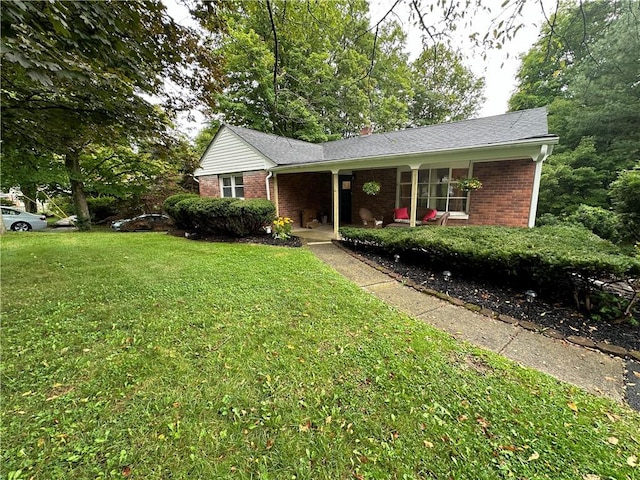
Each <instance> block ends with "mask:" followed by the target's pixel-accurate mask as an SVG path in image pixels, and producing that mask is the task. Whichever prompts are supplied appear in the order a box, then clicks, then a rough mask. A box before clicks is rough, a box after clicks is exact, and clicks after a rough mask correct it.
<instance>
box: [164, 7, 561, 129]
mask: <svg viewBox="0 0 640 480" xmlns="http://www.w3.org/2000/svg"><path fill="white" fill-rule="evenodd" d="M163 1H164V3H165V4H166V5H167V8H168V11H169V13H170V14H171V15H172V16H173V17H174V19H175V20H176V21H177V22H179V23H190V22H192V20H191V18H190V16H189V12H188V11H187V9H186V8H185V7H184V6H182V5H180V4H179V3H177V2H176V0H163ZM395 1H396V0H370V4H371V20H372V21H373V22H376V21H377V20H378V19H380V18H381V17H382V16H384V15H385V13H386V12H387V11H388V10H389V9H390V8H391V6H392V5H393V4H394V3H395ZM406 3H407V2H406V1H405V2H402V3H401V5H399V8H397V9H396V10H397V12H398V13H397V14H396V15H395V16H394V17H393V18H395V20H397V21H399V22H400V23H401V24H402V25H403V28H404V30H405V31H406V32H407V34H408V38H407V49H408V52H409V54H410V58H411V59H413V58H415V57H416V56H417V55H418V54H419V53H420V50H421V48H422V40H421V31H420V29H418V28H417V27H415V26H413V25H411V24H410V22H409V15H408V9H407V7H406ZM485 3H487V4H489V5H492V4H495V5H499V4H500V3H502V2H501V1H500V0H487V1H486V2H485ZM555 3H556V0H530V1H528V2H527V3H526V4H525V8H524V9H523V12H522V22H523V24H524V26H523V28H522V29H521V30H520V31H518V33H517V35H516V37H515V38H514V39H513V40H511V41H509V42H508V43H506V44H505V45H504V47H503V48H502V49H500V50H498V49H494V50H491V51H488V52H487V55H486V58H483V57H482V55H481V51H479V50H474V49H473V48H472V46H471V44H470V42H469V41H468V40H467V37H468V34H469V33H470V31H469V29H468V28H464V27H462V26H461V28H459V29H458V31H457V32H458V34H457V36H456V37H453V38H452V42H453V44H454V45H455V46H457V47H459V48H460V50H461V51H462V53H463V54H465V56H466V58H467V65H468V66H469V68H470V69H471V70H472V71H473V73H474V74H475V75H476V76H478V77H484V78H485V83H486V87H485V91H484V96H485V98H486V101H485V102H484V104H483V105H482V108H481V109H480V111H479V112H478V114H477V116H478V117H488V116H491V115H499V114H502V113H506V111H507V109H508V101H509V98H510V97H511V95H512V94H513V92H514V91H515V88H516V79H515V78H516V73H517V71H518V68H519V65H520V60H519V56H520V55H521V54H523V53H526V52H527V51H528V50H529V49H530V48H531V46H532V45H533V44H534V43H535V42H536V40H537V39H538V34H539V31H540V27H541V25H542V24H543V23H544V21H545V15H544V13H543V8H544V11H546V12H547V13H549V12H550V11H552V9H553V8H554V6H555ZM541 5H542V6H541ZM498 10H499V9H496V11H498ZM495 16H496V14H495V13H494V14H486V13H485V14H476V15H474V16H473V25H472V27H473V29H474V30H476V31H478V32H480V33H481V36H483V35H484V33H485V32H486V31H488V30H491V29H492V27H491V25H492V22H493V21H494V19H495ZM500 19H501V18H498V20H500ZM190 24H192V23H190ZM192 116H193V117H194V120H193V121H189V120H187V119H186V118H182V119H180V121H179V128H180V130H181V131H183V132H184V133H186V134H187V135H189V136H191V137H193V136H195V134H197V132H198V130H200V129H201V128H202V127H203V122H204V117H203V116H202V115H201V114H199V112H192Z"/></svg>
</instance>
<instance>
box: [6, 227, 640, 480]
mask: <svg viewBox="0 0 640 480" xmlns="http://www.w3.org/2000/svg"><path fill="white" fill-rule="evenodd" d="M1 342H2V345H1V346H2V367H1V373H2V427H1V431H0V434H1V441H2V445H1V447H2V448H1V455H2V458H1V466H0V468H1V472H0V478H9V479H10V478H35V479H52V478H64V479H73V478H79V479H89V478H139V479H143V478H144V479H149V478H163V479H165V478H176V479H192V478H202V479H214V478H256V479H279V478H286V479H292V478H309V479H352V478H375V479H378V478H381V479H388V478H394V479H395V478H397V479H402V478H425V479H426V478H456V479H457V478H468V479H481V478H517V479H525V478H526V479H535V478H550V479H558V478H562V479H565V478H574V479H580V480H584V479H591V480H594V479H597V478H601V479H608V478H615V479H632V478H640V467H639V466H635V465H636V464H638V463H640V460H639V457H640V415H638V414H637V413H635V412H632V411H631V410H629V409H626V408H623V407H620V406H618V405H616V404H614V403H612V402H610V401H608V400H605V399H602V398H598V397H595V396H591V395H588V394H586V393H584V392H582V391H581V390H579V389H577V388H574V387H571V386H567V385H564V384H560V383H559V382H557V381H555V380H553V379H551V378H550V377H547V376H545V375H542V374H540V373H538V372H535V371H531V370H527V369H525V368H522V367H519V366H517V365H514V364H513V363H511V362H509V361H507V360H505V359H503V358H501V357H499V356H497V355H494V354H492V353H488V352H485V351H482V350H479V349H476V348H474V347H472V346H469V345H467V344H463V343H459V342H457V341H455V340H453V339H452V338H450V337H449V336H448V335H446V334H444V333H441V332H439V331H437V330H434V329H433V328H430V327H429V326H427V325H425V324H423V323H421V322H419V321H417V320H414V319H412V318H409V317H407V316H405V315H402V314H399V313H398V312H396V311H394V310H393V309H391V308H390V307H388V306H386V305H385V304H384V303H382V302H381V301H379V300H377V299H376V298H374V297H373V296H371V295H368V294H366V293H364V292H362V291H361V290H360V289H359V288H358V287H356V286H355V285H353V284H351V283H349V282H347V281H346V280H345V279H343V278H342V277H340V276H339V275H338V274H336V273H335V272H334V271H332V270H331V269H329V268H328V267H327V266H325V265H324V264H322V263H321V262H320V261H319V260H317V259H316V258H315V257H314V256H313V255H312V254H311V253H310V252H308V251H306V250H303V249H286V248H278V247H266V246H251V245H234V244H213V243H201V242H193V241H188V240H185V239H181V238H174V237H171V236H168V235H164V234H153V233H151V234H115V233H90V234H80V233H57V234H43V233H26V234H14V233H9V234H7V235H5V236H4V237H3V238H2V335H1Z"/></svg>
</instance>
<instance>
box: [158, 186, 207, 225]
mask: <svg viewBox="0 0 640 480" xmlns="http://www.w3.org/2000/svg"><path fill="white" fill-rule="evenodd" d="M188 198H200V196H199V195H197V194H195V193H178V194H176V195H171V196H170V197H167V199H166V200H165V201H164V203H163V204H162V210H163V211H164V212H165V213H166V214H167V215H169V216H170V217H171V218H172V219H173V223H174V224H175V226H176V228H178V229H180V230H187V229H188V228H189V226H188V225H187V223H188V218H186V217H182V216H181V212H180V210H179V209H178V208H176V206H177V204H178V203H180V202H181V201H182V200H186V199H188Z"/></svg>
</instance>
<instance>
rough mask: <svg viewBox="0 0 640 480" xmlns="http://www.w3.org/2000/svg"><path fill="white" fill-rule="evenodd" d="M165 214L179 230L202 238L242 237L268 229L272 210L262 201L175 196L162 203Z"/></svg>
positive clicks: (269, 203)
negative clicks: (213, 235)
mask: <svg viewBox="0 0 640 480" xmlns="http://www.w3.org/2000/svg"><path fill="white" fill-rule="evenodd" d="M164 208H165V211H166V212H167V214H168V215H169V216H171V217H172V218H173V220H174V222H175V224H176V226H177V227H178V228H182V229H184V230H191V231H194V232H198V233H200V234H203V235H207V234H223V235H233V236H237V237H244V236H247V235H249V234H251V233H255V232H258V231H259V230H260V229H261V228H262V227H263V226H264V225H269V224H270V223H271V222H272V221H273V218H274V217H275V206H274V205H273V203H272V202H270V201H269V200H265V199H249V200H238V199H235V198H213V197H198V196H195V197H186V198H182V199H181V196H180V195H174V196H173V197H170V198H168V199H167V200H166V201H165V205H164Z"/></svg>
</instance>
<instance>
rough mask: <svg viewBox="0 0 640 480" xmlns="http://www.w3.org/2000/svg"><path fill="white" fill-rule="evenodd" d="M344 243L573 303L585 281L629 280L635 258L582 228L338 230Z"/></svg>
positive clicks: (637, 264) (638, 267) (637, 270)
mask: <svg viewBox="0 0 640 480" xmlns="http://www.w3.org/2000/svg"><path fill="white" fill-rule="evenodd" d="M340 233H341V235H342V236H343V238H345V239H346V240H347V241H349V242H352V243H355V244H356V245H358V244H363V245H375V246H379V247H381V248H383V249H384V250H385V251H388V252H391V253H398V254H400V255H401V256H403V257H404V258H416V259H417V261H419V262H426V263H428V264H431V265H433V266H434V267H437V268H441V269H447V270H451V271H455V272H457V273H458V274H460V275H470V276H472V277H484V278H486V279H489V280H492V281H496V280H499V281H500V282H504V283H509V284H510V285H519V286H521V287H523V288H534V289H535V290H537V291H539V292H542V293H544V294H546V295H548V296H551V297H552V298H559V299H561V300H563V301H566V302H569V303H571V302H573V299H574V294H575V292H577V293H578V294H579V295H589V294H590V289H591V285H590V282H589V280H590V279H600V278H618V279H628V278H635V276H637V275H639V274H640V260H638V259H636V258H633V257H630V256H627V255H625V254H624V253H623V252H622V251H621V250H620V249H619V248H618V247H616V246H615V245H613V244H612V243H611V242H609V241H606V240H602V239H601V238H599V237H597V236H596V235H594V234H593V233H592V232H590V231H589V230H587V229H586V228H584V227H577V226H567V225H563V226H545V227H538V228H534V229H514V228H506V227H441V228H430V227H424V228H412V229H409V228H406V229H380V230H374V229H360V228H343V229H341V230H340Z"/></svg>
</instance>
